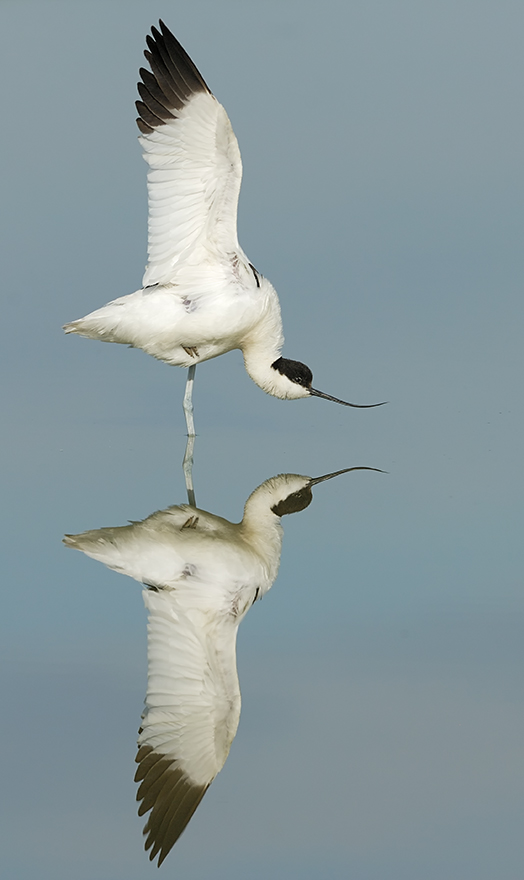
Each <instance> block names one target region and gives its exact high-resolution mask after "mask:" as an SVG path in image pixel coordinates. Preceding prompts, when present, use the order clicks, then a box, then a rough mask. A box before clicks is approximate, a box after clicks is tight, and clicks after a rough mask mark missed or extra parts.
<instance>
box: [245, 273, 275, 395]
mask: <svg viewBox="0 0 524 880" xmlns="http://www.w3.org/2000/svg"><path fill="white" fill-rule="evenodd" d="M259 294H260V299H259V301H260V307H261V308H260V312H259V314H258V315H257V319H256V321H255V322H254V323H253V325H252V327H251V329H250V331H249V333H247V334H246V336H245V337H244V339H243V341H242V354H243V355H244V364H245V367H246V372H247V374H248V375H249V376H250V377H251V379H253V382H255V384H256V385H258V386H259V388H262V390H263V391H265V392H266V393H267V394H273V395H275V397H283V396H284V395H283V394H281V393H279V392H278V377H277V376H276V374H275V370H273V369H272V367H271V364H273V363H274V362H275V361H276V360H277V359H278V358H279V356H280V352H281V350H282V346H283V345H284V336H283V333H282V318H281V316H280V303H279V301H278V296H277V294H276V291H275V289H274V287H273V285H272V284H271V282H270V281H268V280H267V278H264V277H263V276H261V277H260V291H259Z"/></svg>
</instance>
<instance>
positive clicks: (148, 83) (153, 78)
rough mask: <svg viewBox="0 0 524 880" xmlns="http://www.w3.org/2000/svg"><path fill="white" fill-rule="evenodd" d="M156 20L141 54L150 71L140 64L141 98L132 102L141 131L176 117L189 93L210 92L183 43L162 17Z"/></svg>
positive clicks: (158, 126)
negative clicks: (158, 26)
mask: <svg viewBox="0 0 524 880" xmlns="http://www.w3.org/2000/svg"><path fill="white" fill-rule="evenodd" d="M159 24H160V30H158V28H156V27H154V26H153V27H152V28H151V34H152V36H150V35H149V34H148V35H147V37H146V43H147V46H148V48H147V49H146V50H144V55H145V57H146V59H147V61H148V63H149V66H150V67H151V73H150V72H149V71H148V70H146V69H145V68H141V69H140V76H141V77H142V81H141V82H139V83H138V91H139V93H140V98H141V100H140V101H138V102H137V105H136V106H137V110H138V114H139V118H138V119H137V125H138V127H139V129H140V131H141V132H142V134H145V135H147V134H151V132H152V131H154V130H155V129H157V128H160V127H161V126H163V125H165V124H166V122H169V120H170V119H173V118H175V119H176V117H177V116H178V115H179V113H180V111H181V110H182V108H183V107H184V106H185V105H186V104H187V103H189V101H190V100H191V98H192V97H193V95H195V94H197V93H198V92H207V93H209V94H211V93H210V90H209V89H208V87H207V85H206V83H205V81H204V79H203V77H202V75H201V74H200V72H199V70H198V69H197V67H196V66H195V65H194V64H193V62H192V60H191V58H190V57H189V55H188V54H187V52H186V51H185V49H184V48H183V46H181V44H180V43H179V42H178V40H177V39H176V37H175V36H174V34H172V33H171V31H170V30H169V28H168V27H167V26H166V25H165V24H164V22H163V21H162V20H160V21H159Z"/></svg>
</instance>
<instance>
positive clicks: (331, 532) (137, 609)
mask: <svg viewBox="0 0 524 880" xmlns="http://www.w3.org/2000/svg"><path fill="white" fill-rule="evenodd" d="M159 16H161V17H162V18H164V20H165V21H166V23H167V24H168V25H169V26H170V27H171V29H172V30H173V31H174V32H175V33H176V34H177V36H178V37H179V38H180V40H181V41H182V42H183V44H184V46H185V47H186V48H187V50H188V51H189V52H190V54H191V55H192V57H193V58H194V60H195V62H196V63H197V65H198V66H199V67H200V69H201V71H202V73H203V75H204V77H205V78H206V80H207V81H208V83H209V84H210V86H211V88H212V89H213V91H214V92H215V94H216V95H217V97H218V98H219V100H221V101H222V102H223V103H224V104H225V106H226V109H227V110H228V113H229V115H230V118H231V120H232V123H233V126H234V129H235V131H236V134H237V136H238V139H239V142H240V146H241V150H242V155H243V160H244V168H245V177H244V184H243V189H242V194H241V203H240V220H239V225H240V239H241V242H242V245H243V247H244V249H245V250H246V252H247V253H248V255H249V257H250V259H251V260H252V262H253V263H254V264H255V265H256V266H257V267H258V268H259V269H260V270H261V271H262V272H264V274H266V275H267V276H268V277H269V278H270V279H271V280H272V281H273V283H274V284H275V286H276V288H277V290H278V291H279V293H280V297H281V302H282V310H283V318H284V326H285V331H286V346H285V354H287V356H289V357H292V358H298V359H300V360H303V361H305V362H306V363H308V364H309V365H310V366H311V367H312V369H313V371H314V373H315V384H316V386H317V387H319V388H321V389H324V390H326V391H328V392H331V393H332V394H335V395H338V396H341V397H344V398H346V399H349V400H355V401H357V402H374V401H376V400H383V399H387V400H389V401H390V404H389V406H387V407H384V408H381V409H378V410H368V411H366V410H362V411H358V410H349V409H344V408H342V407H337V406H335V405H334V404H332V405H331V404H328V403H325V402H323V401H318V400H311V401H297V402H294V403H283V402H280V401H277V400H274V399H273V398H269V397H266V396H265V395H263V394H262V392H261V391H260V390H259V389H257V388H256V387H255V386H254V385H253V383H252V382H250V380H249V379H248V377H247V376H246V374H245V372H244V370H243V367H242V360H241V356H240V353H239V352H234V353H232V354H230V355H228V356H227V357H223V358H220V359H219V360H216V361H212V362H209V363H208V364H204V365H203V366H202V367H199V369H198V372H197V382H196V388H195V406H196V420H197V430H198V432H199V435H200V436H199V437H198V438H197V451H196V462H195V484H196V492H197V500H198V503H199V505H200V506H201V507H203V508H205V509H207V510H210V511H212V512H214V513H217V514H220V515H222V516H225V517H228V518H230V519H235V520H238V519H240V517H241V515H242V505H243V503H244V501H245V499H246V498H247V496H248V494H249V493H250V492H251V491H252V490H253V489H254V488H255V486H257V485H258V484H259V483H260V482H262V481H263V480H264V479H266V478H267V477H270V476H272V475H274V474H277V473H279V472H285V471H289V472H295V473H296V472H298V473H305V474H311V475H317V474H319V473H325V472H327V471H330V470H334V469H336V468H341V467H349V466H352V465H370V466H374V467H379V468H383V469H385V470H387V471H389V474H388V475H380V474H372V473H359V474H353V475H348V476H344V477H341V478H340V479H339V480H337V481H333V482H331V483H327V484H325V485H323V486H319V487H318V488H317V490H316V491H315V500H314V503H313V505H312V506H311V507H310V508H309V509H308V510H307V511H305V512H303V513H301V514H298V515H296V516H294V517H290V518H289V519H286V520H285V521H284V525H285V529H286V535H285V542H284V549H283V556H282V566H281V573H280V576H279V579H278V580H277V582H276V584H275V586H274V588H273V590H272V592H271V593H270V594H269V596H268V597H267V598H266V599H265V600H264V602H263V603H262V605H260V606H256V607H255V608H254V609H253V611H252V612H251V613H250V614H249V615H248V618H247V619H246V621H245V622H244V623H243V625H242V627H241V630H240V633H239V672H240V679H241V685H242V691H243V700H244V704H243V713H242V718H241V723H240V728H239V732H238V735H237V739H236V740H235V743H234V745H233V748H232V751H231V755H230V757H229V759H228V762H227V764H226V767H225V769H224V771H223V772H222V773H221V774H220V776H219V777H218V778H217V780H216V781H215V783H214V784H213V786H212V787H211V789H210V791H209V792H208V794H207V795H206V798H205V799H204V801H203V803H202V805H201V807H200V808H199V810H198V812H197V814H196V815H195V817H194V819H193V820H192V822H191V824H190V826H189V827H188V829H187V831H186V833H185V834H184V836H183V838H182V839H181V840H180V841H179V843H178V844H177V845H176V847H175V850H174V851H173V852H172V853H171V855H170V856H169V857H168V860H167V861H166V863H165V865H164V866H163V868H162V869H161V870H162V871H163V873H164V874H165V875H166V876H177V877H184V878H187V880H203V878H208V877H210V876H212V877H213V878H216V880H222V878H224V880H225V878H228V880H236V878H246V877H249V878H250V880H265V878H267V877H274V878H277V880H284V878H285V880H292V878H301V880H304V878H306V880H316V878H320V877H322V878H329V880H335V878H336V880H342V878H347V877H351V878H353V877H354V878H358V880H384V878H388V880H420V878H421V877H423V878H424V880H449V878H457V880H458V878H460V880H492V878H493V877H495V876H496V877H497V878H498V880H521V878H522V876H523V875H524V854H523V852H522V822H523V818H524V815H523V814H524V764H523V759H524V736H523V735H524V701H523V694H522V663H523V660H524V656H523V655H524V650H523V647H522V644H523V642H522V635H521V633H522V627H523V624H524V601H523V590H522V587H523V579H522V563H521V557H522V535H523V523H522V488H523V487H522V458H523V455H522V434H523V429H524V419H523V415H522V367H523V346H522V318H523V309H522V286H523V277H524V261H523V253H522V227H523V224H522V220H523V217H522V213H523V211H522V205H523V196H524V192H523V181H524V177H523V172H522V161H523V152H524V151H523V147H524V143H523V141H524V124H523V103H524V101H523V99H524V53H523V52H522V35H523V33H524V7H523V6H522V4H521V3H519V2H510V0H498V2H496V3H495V2H483V0H470V2H467V0H448V2H446V0H443V2H439V3H420V2H416V0H412V2H410V0H387V2H386V0H383V2H377V0H366V2H364V0H360V2H351V0H346V2H335V0H323V2H313V0H310V2H309V0H302V2H291V0H278V2H274V0H267V2H265V0H258V2H249V0H236V2H234V0H214V2H211V0H209V2H205V0H191V2H185V3H184V2H180V3H175V2H165V0H162V2H159V3H152V2H143V0H141V2H139V0H137V2H133V0H126V2H123V0H111V2H95V0H93V2H49V0H46V2H42V0H39V2H26V0H16V2H9V0H2V2H1V4H0V33H1V66H2V71H1V82H2V102H1V107H2V110H1V115H2V131H3V135H2V151H3V160H2V169H1V174H2V178H3V181H2V200H1V212H2V224H3V225H2V245H3V249H4V255H3V260H2V267H3V268H2V298H3V305H2V315H3V327H2V346H1V357H2V360H3V380H2V388H1V393H2V403H1V407H2V410H1V411H2V416H3V423H4V446H3V456H2V463H3V464H4V465H5V468H4V469H3V470H4V481H3V492H2V497H3V501H4V505H3V507H4V516H5V518H4V524H3V526H2V538H3V539H4V541H5V555H4V559H5V561H4V565H3V572H4V586H3V595H4V600H3V603H2V609H3V614H2V621H1V628H2V648H1V656H2V660H3V663H2V690H3V695H2V704H3V712H2V723H1V725H0V729H1V734H0V736H1V741H2V748H1V754H2V797H1V802H2V810H3V811H4V813H5V815H4V818H3V821H2V829H3V832H2V833H3V834H4V835H5V839H4V840H3V842H2V846H1V856H0V861H1V863H2V874H3V876H5V877H9V878H16V880H26V878H27V880H29V878H31V880H33V878H34V877H38V878H39V880H65V878H70V877H75V880H139V878H140V880H141V878H145V877H149V876H151V877H153V876H155V872H156V868H154V867H152V866H150V864H149V862H148V861H147V859H146V857H145V855H144V853H143V851H142V839H141V826H142V822H141V821H140V820H139V819H138V818H137V817H136V805H135V803H134V789H135V786H134V784H133V782H132V774H133V758H134V752H135V741H136V730H137V726H138V722H139V715H140V711H141V704H142V700H143V696H144V692H145V676H146V664H145V646H146V645H145V634H146V621H145V612H144V609H143V606H142V600H141V596H140V589H139V587H138V585H137V584H135V583H134V582H132V581H130V580H128V579H126V578H123V577H121V576H118V575H116V574H114V573H112V572H109V571H108V570H106V569H105V568H103V566H101V565H99V564H97V563H95V562H93V561H92V560H89V559H87V558H85V557H83V556H81V555H80V554H73V553H71V552H70V551H67V550H65V549H64V548H63V547H62V546H61V543H60V539H61V536H62V534H63V533H64V532H79V531H82V530H84V529H87V528H96V527H100V526H106V525H121V524H124V523H125V522H126V521H127V520H129V519H141V518H143V517H145V516H147V515H148V514H149V513H151V512H152V511H153V510H155V509H159V508H162V507H165V506H167V505H169V504H174V503H178V502H181V501H184V497H185V493H184V486H183V481H182V474H181V469H180V460H181V458H182V454H183V448H184V442H185V438H184V426H183V417H182V411H181V398H182V393H183V386H184V381H185V375H184V373H183V371H181V370H174V369H168V368H167V367H166V366H165V365H164V364H160V363H157V362H155V361H154V360H153V359H151V358H148V357H146V356H145V355H144V354H142V353H141V352H136V351H128V350H126V349H125V348H123V347H120V346H104V345H101V344H97V343H94V342H91V341H87V340H83V339H78V338H71V337H69V338H66V337H65V336H63V334H62V332H61V330H60V327H61V325H62V324H63V323H64V322H65V321H67V320H72V319H74V318H77V317H80V316H81V315H83V314H85V313H87V312H89V311H91V310H92V309H94V308H96V307H98V306H100V305H102V304H103V303H104V302H106V301H107V300H109V299H112V298H114V297H116V296H120V295H123V294H125V293H130V292H132V291H133V290H135V289H136V288H137V287H139V286H140V280H141V277H142V272H143V266H144V263H145V260H146V194H145V165H144V163H143V161H142V159H141V157H140V149H139V147H138V144H137V143H136V135H137V131H136V127H135V122H134V115H135V114H134V107H133V101H134V100H135V97H136V92H135V83H136V79H137V69H138V67H139V66H140V64H142V63H143V58H142V50H143V48H144V45H145V43H144V39H145V34H146V33H147V32H148V31H149V28H150V26H151V24H153V23H155V22H156V21H157V19H158V17H159Z"/></svg>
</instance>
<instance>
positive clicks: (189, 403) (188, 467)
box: [182, 365, 196, 507]
mask: <svg viewBox="0 0 524 880" xmlns="http://www.w3.org/2000/svg"><path fill="white" fill-rule="evenodd" d="M195 370H196V365H194V366H191V367H189V370H188V376H187V383H186V391H185V394H184V414H185V417H186V425H187V443H186V451H185V453H184V461H183V464H182V467H183V470H184V477H185V481H186V491H187V500H188V502H189V504H191V505H192V506H193V507H196V501H195V490H194V488H193V451H194V448H195V423H194V421H193V382H194V381H195Z"/></svg>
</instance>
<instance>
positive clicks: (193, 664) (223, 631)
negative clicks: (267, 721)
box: [135, 590, 240, 866]
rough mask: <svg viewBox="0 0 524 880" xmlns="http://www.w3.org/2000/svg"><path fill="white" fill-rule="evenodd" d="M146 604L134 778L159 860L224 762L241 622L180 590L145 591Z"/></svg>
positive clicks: (234, 712)
mask: <svg viewBox="0 0 524 880" xmlns="http://www.w3.org/2000/svg"><path fill="white" fill-rule="evenodd" d="M184 592H185V591H182V593H184ZM186 597H187V593H186ZM195 599H196V601H195ZM144 602H145V605H146V607H147V609H148V611H149V621H148V684H147V697H146V709H145V711H144V714H143V716H142V719H143V720H142V727H141V728H140V732H139V740H138V743H139V748H138V754H137V756H136V761H137V763H138V769H137V772H136V776H135V780H136V781H140V783H141V784H140V787H139V789H138V792H137V800H139V801H141V804H140V807H139V810H138V813H139V815H140V816H142V815H144V814H145V813H147V812H148V811H149V810H151V813H150V815H149V818H148V820H147V823H146V825H145V828H144V834H145V835H147V838H146V842H145V847H146V850H147V849H150V850H151V852H150V854H149V858H150V859H151V860H153V859H154V858H155V857H156V856H157V855H158V865H159V866H160V865H161V863H162V862H163V860H164V859H165V857H166V856H167V854H168V852H169V851H170V849H171V847H172V846H173V845H174V843H175V842H176V841H177V839H178V838H179V836H180V835H181V834H182V832H183V830H184V828H185V827H186V825H187V823H188V822H189V820H190V819H191V816H192V815H193V813H194V812H195V810H196V808H197V807H198V805H199V803H200V801H201V800H202V798H203V796H204V794H205V793H206V790H207V789H208V787H209V785H210V784H211V782H212V781H213V779H214V778H215V776H216V774H217V773H218V771H219V770H221V768H222V767H223V765H224V763H225V760H226V758H227V756H228V753H229V748H230V746H231V742H232V741H233V738H234V736H235V733H236V730H237V727H238V719H239V715H240V690H239V685H238V677H237V671H236V655H235V642H236V633H237V626H238V620H235V619H234V618H233V617H232V616H231V615H216V614H215V613H213V614H212V615H210V614H208V613H207V611H206V602H205V600H204V597H202V601H200V602H199V601H198V597H197V596H193V597H192V598H191V600H190V602H188V601H187V598H186V599H184V595H180V593H179V592H178V591H177V590H158V591H155V590H144ZM199 606H200V607H199Z"/></svg>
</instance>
